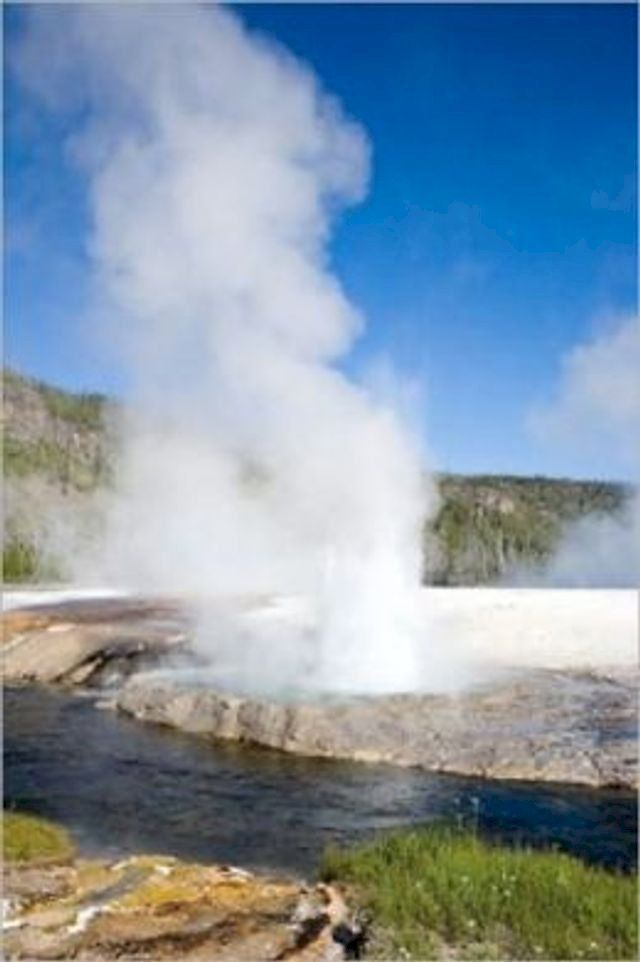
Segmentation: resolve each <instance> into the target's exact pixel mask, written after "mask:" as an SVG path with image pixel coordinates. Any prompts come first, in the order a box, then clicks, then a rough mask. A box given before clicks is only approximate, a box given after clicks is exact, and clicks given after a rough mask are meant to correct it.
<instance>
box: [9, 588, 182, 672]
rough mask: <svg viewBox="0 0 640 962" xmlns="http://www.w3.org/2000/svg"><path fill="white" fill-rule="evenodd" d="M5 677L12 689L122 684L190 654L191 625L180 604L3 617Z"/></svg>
mask: <svg viewBox="0 0 640 962" xmlns="http://www.w3.org/2000/svg"><path fill="white" fill-rule="evenodd" d="M2 628H3V646H2V658H3V673H4V680H5V682H8V683H16V682H18V683H19V682H26V681H36V682H57V683H62V684H69V685H101V686H103V685H105V684H109V683H115V682H120V681H121V680H122V679H123V678H125V677H127V676H128V675H130V674H131V673H132V672H134V671H138V670H140V669H141V668H149V667H150V666H152V665H153V664H155V663H157V662H158V660H160V659H166V658H167V656H168V655H171V654H179V653H181V652H184V651H185V647H186V642H187V637H188V620H187V617H186V615H185V614H184V612H183V611H182V610H181V609H180V607H179V606H178V605H177V604H172V603H171V602H162V603H161V602H153V601H148V600H147V601H145V600H141V599H135V598H132V599H122V598H118V599H92V600H87V601H73V602H67V603H57V604H54V605H50V606H48V605H39V606H35V607H33V608H22V609H19V610H16V611H9V612H7V613H5V614H4V615H3V623H2Z"/></svg>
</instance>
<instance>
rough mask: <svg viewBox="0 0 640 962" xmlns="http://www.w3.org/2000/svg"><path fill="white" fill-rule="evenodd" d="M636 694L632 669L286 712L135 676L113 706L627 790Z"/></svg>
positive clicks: (227, 735) (460, 769)
mask: <svg viewBox="0 0 640 962" xmlns="http://www.w3.org/2000/svg"><path fill="white" fill-rule="evenodd" d="M636 692H637V684H636V679H635V678H634V672H633V669H629V672H628V673H627V672H624V671H620V670H617V671H616V672H615V673H612V674H609V675H603V674H602V673H598V674H595V673H592V672H564V671H563V672H560V671H531V672H526V673H520V674H518V675H517V676H514V677H511V678H503V679H502V680H498V681H496V682H494V683H493V684H491V685H485V686H483V687H481V688H476V689H472V690H469V691H466V692H464V693H461V694H458V695H428V694H407V695H393V696H385V697H377V698H365V697H359V698H348V699H330V700H329V699H328V700H326V701H322V700H316V701H313V700H308V701H295V702H289V703H287V702H284V701H278V700H276V699H273V700H271V699H268V698H262V697H248V696H241V695H234V694H227V693H223V692H220V691H214V690H210V689H207V688H202V687H200V688H198V687H195V686H190V685H187V684H184V683H176V684H172V683H167V682H166V681H162V682H158V681H157V680H154V679H153V678H151V677H149V678H145V677H144V676H138V677H136V678H133V679H132V680H131V681H130V682H129V683H128V684H127V685H126V686H125V687H124V688H123V689H122V690H121V692H120V694H119V696H118V697H117V699H116V701H115V707H116V708H117V709H118V710H120V711H122V712H124V713H126V714H128V715H131V716H133V717H135V718H137V719H140V720H141V721H146V722H152V723H156V724H161V725H167V726H170V727H172V728H177V729H180V730H181V731H184V732H191V733H193V734H197V735H201V736H205V737H212V738H222V739H232V740H235V741H239V742H245V743H250V744H253V745H262V746H265V747H268V748H272V749H277V750H279V751H284V752H292V753H294V754H298V755H305V756H312V757H320V758H341V759H351V760H354V761H362V762H384V763H390V764H393V765H401V766H407V767H417V768H422V769H426V770H430V771H437V772H451V773H456V774H460V775H472V776H481V777H485V778H495V779H522V780H527V781H549V782H562V783H569V784H579V785H590V786H594V787H605V786H610V787H619V788H627V789H631V788H634V787H635V786H637V784H638V755H637V707H636V706H637V701H636Z"/></svg>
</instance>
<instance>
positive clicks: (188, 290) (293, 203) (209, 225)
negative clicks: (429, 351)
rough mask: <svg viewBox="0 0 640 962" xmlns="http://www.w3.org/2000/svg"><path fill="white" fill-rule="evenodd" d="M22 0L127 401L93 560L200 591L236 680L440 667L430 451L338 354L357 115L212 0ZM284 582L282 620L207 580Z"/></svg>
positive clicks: (220, 656) (212, 642)
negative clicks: (340, 276) (430, 631)
mask: <svg viewBox="0 0 640 962" xmlns="http://www.w3.org/2000/svg"><path fill="white" fill-rule="evenodd" d="M28 15H29V28H28V32H27V35H26V38H25V42H24V44H23V46H22V50H21V54H20V68H21V70H22V74H23V77H24V78H25V79H26V81H27V82H28V83H30V84H31V86H32V88H35V89H36V90H37V92H38V93H39V94H40V95H41V96H42V97H43V98H45V100H46V102H48V104H49V105H50V106H53V107H55V108H57V109H60V110H62V111H64V112H65V114H67V115H71V116H73V117H74V119H75V121H76V123H75V130H74V135H73V138H72V139H71V140H70V149H71V151H72V153H73V156H74V157H75V160H76V161H77V162H78V163H79V164H80V165H81V167H82V169H83V171H84V173H85V175H86V177H87V181H88V187H89V199H90V211H91V218H92V222H93V232H92V239H91V248H90V254H91V259H92V262H93V266H94V269H95V283H96V297H97V302H98V306H99V310H100V312H102V313H103V315H104V316H105V317H107V318H108V325H109V326H108V330H109V334H110V337H112V338H113V339H114V340H115V342H116V345H117V348H118V349H119V350H120V351H121V353H122V356H123V357H124V359H125V360H126V362H127V364H128V365H129V370H130V373H131V376H132V380H133V385H134V391H135V399H136V405H135V408H136V415H135V418H134V419H133V420H132V421H131V423H130V424H129V426H128V433H127V440H126V445H125V452H124V459H123V468H122V472H121V477H120V479H119V496H118V498H117V499H116V500H115V502H114V504H113V505H112V508H111V511H110V517H109V524H108V539H107V550H106V552H105V556H104V557H103V558H102V559H101V567H100V568H98V569H97V573H99V574H100V575H101V576H102V577H104V575H105V573H106V574H107V575H108V576H109V577H110V578H111V580H112V581H115V582H116V583H120V584H122V583H126V584H127V585H128V586H133V587H136V588H140V589H144V590H157V591H163V592H167V591H170V592H172V593H175V592H179V593H186V594H189V595H192V596H193V597H194V599H198V602H197V604H198V612H199V631H198V636H199V643H200V645H201V646H202V647H203V649H204V650H211V651H214V650H215V654H216V664H217V665H218V666H219V669H220V670H221V671H222V673H223V675H224V676H225V677H226V678H228V679H229V680H230V681H231V682H234V683H238V682H242V683H244V684H248V685H250V686H253V685H264V684H273V683H278V684H280V685H284V686H287V685H293V684H304V685H306V686H315V687H319V688H345V689H357V690H371V691H375V690H378V691H379V690H395V689H411V688H415V687H416V685H417V684H418V683H420V681H421V680H422V679H424V678H425V677H426V678H427V679H428V682H429V683H430V684H432V685H437V684H438V683H439V679H440V676H439V670H440V668H439V667H438V666H436V664H435V653H433V658H432V661H431V662H430V663H429V664H428V665H426V666H425V665H423V664H422V663H421V662H420V660H419V656H418V651H424V649H425V645H424V639H420V638H419V631H424V627H422V628H421V629H419V628H418V624H419V623H420V624H421V625H422V626H424V615H423V612H420V611H419V609H418V602H419V598H418V596H419V588H418V585H419V573H420V540H419V539H420V529H421V522H422V519H423V518H424V515H425V509H426V507H427V503H428V496H427V492H425V490H424V480H423V476H422V472H421V453H420V451H419V450H418V447H417V444H416V441H415V438H414V437H413V436H412V434H411V432H410V431H409V430H408V429H407V427H406V426H405V425H404V424H403V423H402V419H401V418H400V417H399V416H398V414H397V413H395V412H394V411H393V410H391V409H390V408H389V407H388V406H386V405H385V404H383V403H382V402H379V401H378V400H376V397H375V396H374V395H373V394H372V393H371V392H370V391H367V390H365V389H364V388H363V387H359V386H356V385H355V384H354V383H352V382H351V381H349V380H348V379H347V378H346V377H345V376H344V375H343V374H342V373H340V371H339V369H338V368H337V367H336V362H337V361H338V360H339V359H340V358H341V357H342V356H344V355H345V354H346V353H347V352H348V351H349V349H350V347H351V345H352V343H353V341H354V338H355V337H356V336H357V334H358V333H359V331H360V330H361V328H362V325H363V320H362V318H361V317H360V316H359V314H358V312H357V311H356V310H355V309H354V307H353V306H352V305H351V304H350V303H349V301H348V299H347V297H346V296H345V293H344V292H343V290H342V289H341V286H340V283H339V281H338V280H337V278H336V276H335V275H334V274H333V273H332V271H331V266H330V263H329V258H328V254H327V241H328V237H329V232H330V227H331V221H332V217H333V215H334V214H335V212H336V211H337V210H339V209H340V207H342V206H344V205H346V204H349V203H352V202H355V201H357V200H358V199H360V198H361V197H362V196H363V194H364V192H365V190H366V185H367V172H368V145H367V140H366V137H365V135H364V133H363V131H362V130H361V129H360V128H359V127H358V126H357V125H356V124H355V123H353V122H352V121H350V120H349V119H347V118H346V117H345V115H344V114H343V112H342V110H341V108H340V106H339V105H338V104H337V103H336V101H335V100H333V99H332V98H330V97H328V96H327V95H326V94H324V93H323V92H322V91H321V90H320V89H319V87H318V83H317V81H316V79H315V78H314V77H313V76H312V74H311V73H310V72H309V71H308V70H306V69H305V68H304V67H303V66H301V65H300V64H299V63H297V62H296V61H295V60H294V59H293V58H292V57H291V56H289V55H288V54H287V53H286V52H285V51H283V50H281V49H278V48H276V47H275V46H273V45H271V44H268V43H267V42H265V41H264V40H263V39H260V38H258V37H255V36H252V35H249V34H248V33H247V32H246V31H245V29H244V28H243V27H242V25H241V23H240V21H239V20H238V19H237V17H236V16H235V15H232V14H231V13H229V12H227V11H223V10H221V9H219V8H217V7H208V8H198V7H195V6H191V5H185V6H183V7H181V8H175V7H167V6H163V5H161V6H155V7H153V6H152V7H148V6H144V5H131V6H130V7H125V6H120V5H113V6H100V5H98V6H86V7H76V8H71V7H67V8H60V7H56V8H54V9H53V10H51V9H46V8H39V9H32V10H29V11H28ZM78 123H79V124H80V132H78ZM86 564H87V560H86V559H83V565H84V567H85V572H86ZM282 593H286V594H287V595H294V596H296V597H298V598H304V599H310V600H309V601H308V602H304V603H303V602H297V604H298V605H299V606H300V605H301V606H302V608H303V610H302V611H297V612H296V613H295V618H293V620H291V621H290V623H289V624H290V627H289V628H288V629H287V628H286V624H285V628H283V619H282V618H275V619H272V620H271V621H270V619H269V618H268V617H265V618H261V619H259V622H256V623H253V624H252V621H251V617H250V616H247V618H245V619H244V621H243V622H242V624H241V625H240V626H239V625H238V624H237V622H236V621H235V620H233V622H232V623H231V622H229V617H230V616H229V615H228V610H229V609H227V608H225V606H224V605H223V604H221V603H217V604H216V605H214V606H213V605H209V604H208V603H203V602H202V599H206V598H211V597H216V598H220V597H221V596H233V595H238V594H239V595H242V596H247V595H254V596H269V597H271V596H274V595H279V594H282ZM271 610H272V612H273V610H274V609H271ZM225 612H227V614H225ZM280 614H282V612H280ZM305 621H306V624H307V628H306V629H304V628H302V629H301V628H300V624H301V623H303V624H304V623H305ZM284 622H285V623H287V619H286V618H284ZM270 625H271V627H270ZM294 625H295V627H294ZM440 667H442V666H440ZM425 671H426V672H427V675H426V676H425V674H424V672H425Z"/></svg>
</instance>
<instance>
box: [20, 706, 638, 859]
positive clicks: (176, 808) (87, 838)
mask: <svg viewBox="0 0 640 962" xmlns="http://www.w3.org/2000/svg"><path fill="white" fill-rule="evenodd" d="M4 753H5V758H4V790H5V803H4V804H5V807H8V808H11V807H15V808H16V809H18V810H24V811H29V812H32V813H34V814H39V815H43V816H45V817H48V818H52V819H54V820H56V821H59V822H60V823H62V824H64V825H66V826H67V827H68V828H69V829H70V830H71V832H72V834H73V836H74V838H75V839H76V841H77V842H78V845H79V847H80V849H81V850H82V852H83V853H85V854H95V855H105V856H111V855H120V854H127V853H132V852H157V853H164V854H170V855H176V856H179V857H181V858H186V859H192V860H198V861H211V862H225V863H232V864H238V865H243V866H246V867H250V868H258V869H269V870H277V871H281V872H282V871H285V872H288V873H293V874H296V875H298V874H303V875H307V876H309V875H311V874H312V873H313V871H314V869H315V867H316V866H317V862H318V857H319V855H320V853H321V852H322V850H323V849H324V847H325V846H326V845H327V844H328V843H330V842H338V843H345V842H355V841H358V840H361V839H364V838H366V837H369V836H371V835H372V834H374V833H375V832H377V831H379V830H381V829H392V828H396V827H407V826H411V825H420V824H425V823H427V822H429V821H432V820H434V819H437V818H443V817H445V818H450V819H457V820H459V821H464V823H466V824H468V825H471V826H476V827H477V829H478V831H479V832H480V833H481V834H482V835H486V836H488V837H490V838H499V839H501V840H506V841H509V842H516V843H524V844H527V845H532V846H539V845H544V846H549V845H555V846H557V847H559V848H561V849H563V850H566V851H569V852H572V853H575V854H577V855H579V856H581V857H582V858H584V859H585V860H587V861H590V862H594V863H601V864H605V865H608V866H611V867H618V868H620V869H623V870H625V871H629V870H631V869H635V865H636V855H637V802H636V797H635V795H634V794H633V793H627V792H621V791H615V790H612V791H608V790H598V791H592V790H586V789H582V788H570V787H566V786H550V785H541V784H525V783H510V782H509V783H508V782H488V781H481V780H477V779H469V778H460V777H455V776H451V775H437V774H431V773H426V772H422V771H417V770H413V769H400V768H393V767H391V766H382V765H380V766H378V765H364V764H354V763H347V762H338V761H327V760H312V759H306V758H297V757H295V756H292V755H283V754H279V753H277V752H272V751H268V750H264V749H253V748H248V747H246V746H241V745H237V744H231V743H223V742H213V741H205V740H203V739H198V738H196V737H192V736H188V735H184V734H180V733H179V732H176V731H172V730H167V729H162V728H158V727H154V726H149V725H143V724H140V723H139V722H136V721H133V720H131V719H129V718H126V717H123V716H120V715H117V714H115V713H114V712H112V711H107V710H100V709H98V708H96V706H95V704H94V701H93V699H92V698H89V697H86V696H85V697H81V696H78V695H70V694H64V693H60V692H59V691H53V690H49V689H46V688H39V687H25V688H19V689H5V692H4Z"/></svg>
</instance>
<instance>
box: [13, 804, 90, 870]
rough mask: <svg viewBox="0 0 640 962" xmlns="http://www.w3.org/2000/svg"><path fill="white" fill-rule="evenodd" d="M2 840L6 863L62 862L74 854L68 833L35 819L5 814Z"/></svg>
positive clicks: (44, 821) (41, 819)
mask: <svg viewBox="0 0 640 962" xmlns="http://www.w3.org/2000/svg"><path fill="white" fill-rule="evenodd" d="M2 840H3V854H4V860H5V861H6V862H21V863H24V862H56V861H61V862H62V861H66V860H67V859H69V858H71V857H72V856H73V854H74V845H73V842H72V841H71V838H70V836H69V834H68V833H67V832H66V831H65V829H63V828H60V827H59V826H58V825H54V824H53V823H51V822H48V821H46V820H45V819H43V818H37V817H36V816H35V815H22V814H19V813H18V812H7V811H4V812H3V818H2Z"/></svg>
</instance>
